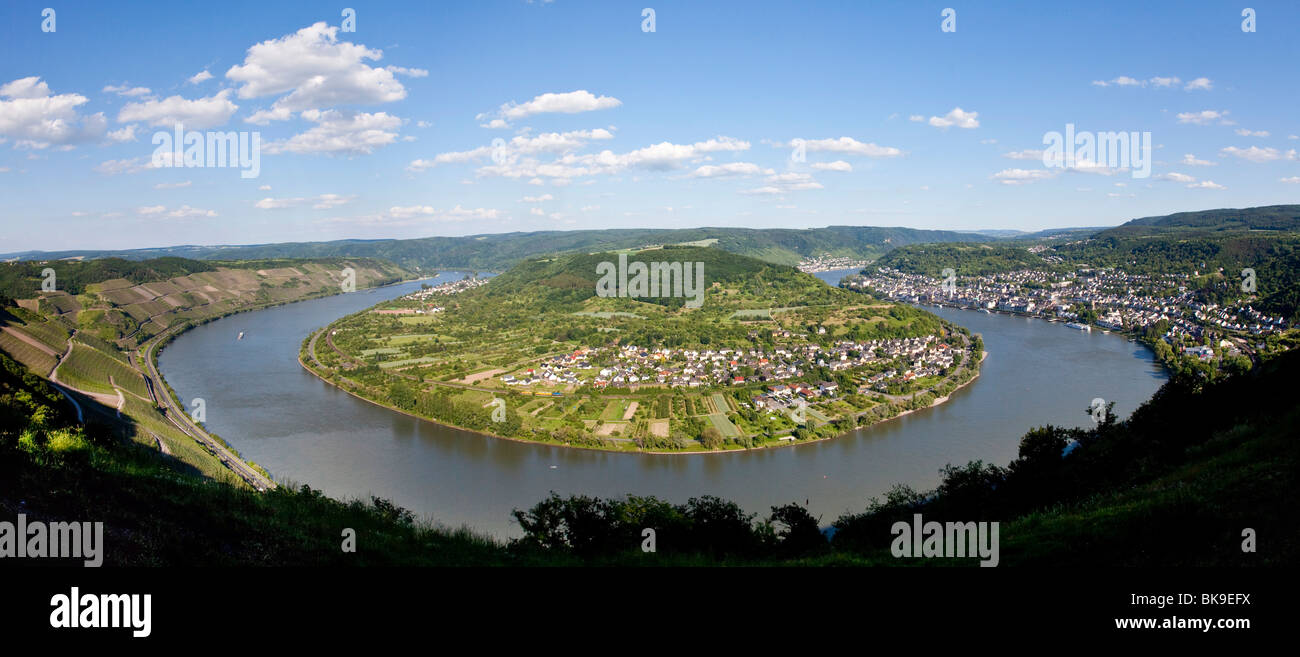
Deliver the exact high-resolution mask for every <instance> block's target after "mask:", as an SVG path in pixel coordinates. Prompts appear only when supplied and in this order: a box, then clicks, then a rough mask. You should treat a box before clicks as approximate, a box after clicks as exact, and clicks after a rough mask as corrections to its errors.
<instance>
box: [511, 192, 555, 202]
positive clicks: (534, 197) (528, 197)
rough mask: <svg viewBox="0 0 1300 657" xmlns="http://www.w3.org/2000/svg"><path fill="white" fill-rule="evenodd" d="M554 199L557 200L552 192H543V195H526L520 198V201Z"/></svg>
mask: <svg viewBox="0 0 1300 657" xmlns="http://www.w3.org/2000/svg"><path fill="white" fill-rule="evenodd" d="M554 200H555V197H554V196H551V195H550V194H542V195H541V196H525V197H523V198H521V199H519V202H520V203H542V202H543V201H554Z"/></svg>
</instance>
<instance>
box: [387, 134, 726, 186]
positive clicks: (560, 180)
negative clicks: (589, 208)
mask: <svg viewBox="0 0 1300 657" xmlns="http://www.w3.org/2000/svg"><path fill="white" fill-rule="evenodd" d="M564 134H567V135H570V137H568V138H566V137H565V136H564V135H550V136H548V135H538V136H537V137H532V138H530V137H523V136H521V137H516V138H515V139H513V140H511V141H509V142H506V141H505V140H500V141H496V140H494V141H495V142H496V143H495V145H494V146H480V147H478V148H475V149H472V150H468V151H453V152H448V153H440V154H438V155H437V156H435V157H434V158H433V159H431V160H429V159H419V160H414V161H412V162H411V163H410V165H409V166H407V170H408V171H423V170H425V169H429V168H431V167H434V166H438V165H441V164H455V163H465V162H475V161H482V160H484V159H487V158H491V162H490V163H488V164H485V165H484V166H482V167H480V168H479V169H478V170H477V171H476V173H477V175H478V176H480V177H483V176H487V177H501V178H514V179H521V178H523V179H529V180H528V182H529V183H530V184H543V183H544V182H547V181H545V180H543V179H544V178H545V179H549V182H550V183H551V184H552V185H565V184H568V183H569V182H571V179H573V178H581V177H586V176H594V175H598V174H613V173H619V172H622V171H625V170H627V169H632V168H640V169H647V170H662V171H667V170H672V169H678V168H681V167H682V166H683V165H684V164H685V163H687V162H691V161H693V160H700V159H703V158H705V157H708V155H709V154H710V153H717V152H736V151H743V150H748V149H749V148H750V143H749V142H747V141H743V140H739V139H735V138H732V137H724V136H719V137H715V138H713V139H709V140H706V141H701V142H695V143H693V144H674V143H671V142H661V143H659V144H654V145H651V146H646V147H645V148H640V149H637V150H634V151H630V152H627V153H615V152H613V151H610V150H604V151H601V152H599V153H577V152H573V151H572V150H569V147H570V146H571V145H573V144H572V143H573V142H575V141H585V140H587V139H595V138H608V137H609V136H612V135H610V134H609V132H608V131H606V130H601V129H597V130H593V131H589V132H585V133H584V134H581V135H578V136H577V137H576V138H574V137H573V135H574V134H575V133H564ZM560 149H565V150H566V152H564V153H563V155H561V156H559V157H556V158H555V159H552V160H550V161H547V162H543V161H541V160H539V159H538V158H537V157H535V155H536V154H538V153H543V152H555V151H556V150H560Z"/></svg>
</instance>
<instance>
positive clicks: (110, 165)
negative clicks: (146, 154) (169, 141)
mask: <svg viewBox="0 0 1300 657" xmlns="http://www.w3.org/2000/svg"><path fill="white" fill-rule="evenodd" d="M149 168H152V167H150V165H149V162H148V161H147V160H144V159H142V158H138V157H133V158H131V159H129V160H106V161H104V162H100V163H99V164H98V165H96V166H95V171H97V172H99V173H102V174H104V175H106V176H116V175H117V174H119V173H139V172H141V171H144V170H145V169H149Z"/></svg>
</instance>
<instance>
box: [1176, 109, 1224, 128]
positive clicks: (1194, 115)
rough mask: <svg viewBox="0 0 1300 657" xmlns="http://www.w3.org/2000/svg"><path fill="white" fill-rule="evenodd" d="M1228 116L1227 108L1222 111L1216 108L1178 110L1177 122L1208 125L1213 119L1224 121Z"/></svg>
mask: <svg viewBox="0 0 1300 657" xmlns="http://www.w3.org/2000/svg"><path fill="white" fill-rule="evenodd" d="M1227 116H1228V112H1227V110H1224V111H1222V112H1220V111H1217V110H1202V111H1200V112H1180V113H1179V114H1178V122H1179V123H1190V124H1193V125H1209V124H1211V123H1214V122H1215V121H1226V117H1227Z"/></svg>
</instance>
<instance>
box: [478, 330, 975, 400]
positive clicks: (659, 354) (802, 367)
mask: <svg viewBox="0 0 1300 657" xmlns="http://www.w3.org/2000/svg"><path fill="white" fill-rule="evenodd" d="M952 351H953V350H952V349H951V348H950V347H949V346H948V345H947V344H945V343H943V342H941V341H939V340H937V339H936V338H935V336H933V335H928V336H923V337H916V338H896V339H889V340H869V341H862V342H853V341H849V340H843V341H840V342H837V343H835V344H833V345H831V346H829V347H823V346H821V345H817V344H811V343H808V344H799V345H783V346H777V347H774V348H771V349H770V350H764V349H728V348H718V349H681V348H669V347H656V348H643V347H638V346H636V345H622V346H619V347H612V348H605V349H601V348H592V347H584V348H582V349H578V350H575V351H573V352H572V353H568V354H562V355H559V356H553V357H550V358H547V359H544V360H543V361H541V362H540V363H538V364H536V365H535V366H532V367H529V368H528V369H526V370H523V371H521V372H515V373H512V374H507V375H505V376H502V377H501V382H502V383H504V384H506V385H511V386H516V385H524V386H528V385H555V386H563V385H575V386H576V385H583V384H587V383H589V384H590V385H592V386H593V387H595V388H606V387H610V386H613V387H619V388H623V387H633V388H634V387H640V386H646V385H655V386H667V387H672V388H678V387H684V388H700V387H708V386H736V385H744V384H746V383H750V382H768V381H786V380H790V379H798V378H800V377H803V376H805V375H806V373H807V372H808V370H809V369H810V368H812V367H825V368H828V369H829V370H831V371H841V370H847V369H851V368H856V367H863V366H867V365H871V364H873V363H881V362H892V361H894V360H895V359H897V358H899V357H903V358H905V359H906V362H908V363H910V364H911V365H912V367H911V369H909V370H906V371H904V372H903V373H901V374H898V376H904V377H906V378H907V379H908V380H910V379H911V378H914V377H916V376H927V375H930V374H934V373H938V372H939V371H941V370H943V369H945V368H948V367H951V366H952V363H953V353H952ZM742 372H745V373H744V374H742ZM896 374H897V373H896ZM886 378H893V375H891V376H890V377H886ZM791 385H794V384H791Z"/></svg>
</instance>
